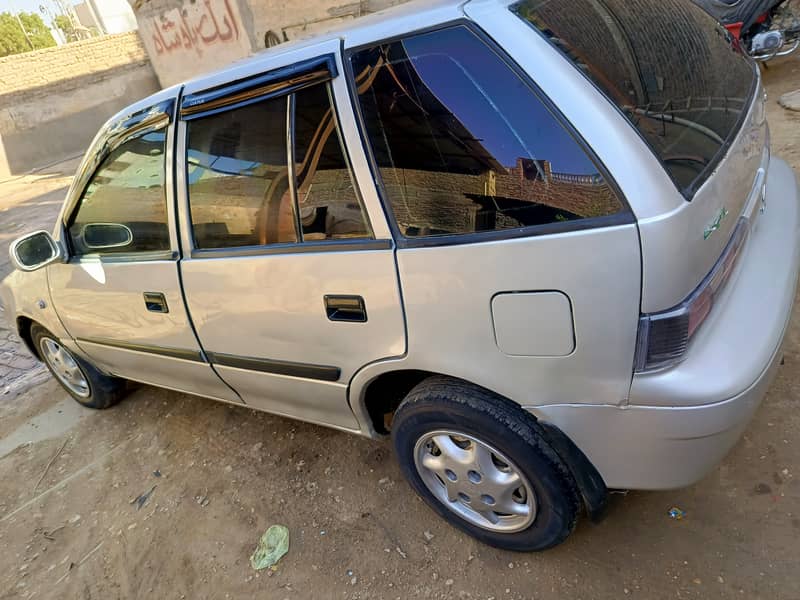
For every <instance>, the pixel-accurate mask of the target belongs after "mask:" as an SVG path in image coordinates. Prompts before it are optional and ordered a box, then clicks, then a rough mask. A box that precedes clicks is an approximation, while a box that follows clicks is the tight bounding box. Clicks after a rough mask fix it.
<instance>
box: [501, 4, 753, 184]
mask: <svg viewBox="0 0 800 600" xmlns="http://www.w3.org/2000/svg"><path fill="white" fill-rule="evenodd" d="M511 10H512V11H513V12H514V13H515V14H517V15H518V16H519V17H520V18H522V19H523V20H525V21H526V22H528V23H529V24H530V25H531V26H532V27H533V28H534V29H536V30H538V31H539V32H540V33H542V34H543V35H544V36H545V37H546V38H547V39H548V40H549V41H550V42H551V43H552V44H553V45H554V46H555V47H556V48H558V49H559V50H560V51H561V52H562V53H563V54H564V55H565V56H566V57H567V58H568V59H569V60H570V61H571V62H572V63H573V64H575V66H576V67H578V69H580V71H581V72H582V73H583V74H584V75H586V76H587V77H588V78H589V79H590V80H591V81H592V82H594V84H595V85H596V86H597V87H598V88H599V89H600V90H601V91H602V92H603V93H604V94H605V95H606V96H607V97H608V99H609V100H611V101H612V102H613V103H614V104H615V105H616V106H617V107H618V108H619V109H620V110H621V112H622V113H623V114H624V115H625V117H626V119H627V120H628V121H630V123H631V124H632V125H633V126H634V127H635V128H636V129H637V130H638V131H639V133H640V134H641V136H642V137H643V138H644V140H645V141H646V142H647V144H648V145H649V146H650V148H651V149H652V151H653V152H654V153H655V155H656V156H657V157H658V159H659V160H660V161H661V163H662V164H663V166H664V168H665V170H666V171H667V173H668V174H669V176H670V177H671V178H672V180H673V181H674V182H675V185H676V186H677V187H678V189H680V190H681V192H682V193H683V194H684V196H685V197H686V198H687V199H691V197H692V196H693V195H694V192H695V191H696V190H697V189H698V188H699V187H700V185H701V184H702V183H703V181H705V179H706V178H708V176H709V175H710V174H711V172H712V171H713V168H714V165H715V164H716V163H717V162H718V161H719V159H720V158H721V157H722V156H723V155H724V153H725V150H726V149H727V147H728V146H729V145H730V143H731V141H732V140H733V138H734V137H735V136H736V133H737V132H738V131H739V129H740V128H741V124H742V122H743V120H744V116H745V114H746V113H747V109H748V107H749V105H750V101H751V99H752V98H753V95H754V92H755V87H756V82H757V79H758V78H757V75H756V67H755V65H754V63H753V62H752V61H751V60H750V59H748V58H747V57H746V56H745V55H744V52H743V51H742V49H741V48H740V47H739V45H738V41H736V40H734V39H733V38H732V37H731V36H730V34H729V33H728V32H727V30H725V28H724V27H722V26H721V25H719V24H718V23H717V22H716V21H715V20H714V19H713V18H712V17H711V16H709V15H708V14H707V13H706V12H705V11H704V10H702V9H701V8H699V7H698V6H696V5H695V4H694V3H692V2H690V1H688V0H603V1H602V2H599V1H596V0H572V1H571V2H569V3H562V2H550V1H546V0H524V1H523V2H519V3H517V4H515V5H513V6H512V7H511Z"/></svg>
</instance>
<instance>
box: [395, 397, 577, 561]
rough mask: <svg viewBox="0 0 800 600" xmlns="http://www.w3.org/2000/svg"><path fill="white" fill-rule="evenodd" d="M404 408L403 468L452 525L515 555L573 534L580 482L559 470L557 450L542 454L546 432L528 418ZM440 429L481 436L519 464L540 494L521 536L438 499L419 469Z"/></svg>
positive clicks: (400, 425)
mask: <svg viewBox="0 0 800 600" xmlns="http://www.w3.org/2000/svg"><path fill="white" fill-rule="evenodd" d="M401 408H402V410H398V415H396V416H395V421H394V423H393V426H392V438H393V442H394V447H395V452H396V454H397V457H398V461H399V463H400V467H401V470H402V471H403V474H404V475H405V477H406V479H407V480H408V481H409V483H410V484H411V486H412V487H413V488H414V489H415V490H416V492H417V493H418V494H419V495H420V496H421V497H422V498H423V500H425V502H426V503H427V504H428V505H429V506H430V507H431V508H433V509H434V510H435V511H436V512H437V513H438V514H439V515H440V516H442V517H443V518H445V519H446V520H447V521H448V522H450V523H451V524H453V525H455V526H456V527H458V528H459V529H461V530H462V531H464V532H466V533H468V534H469V535H471V536H473V537H475V538H477V539H478V540H480V541H482V542H484V543H486V544H489V545H491V546H495V547H498V548H503V549H506V550H515V551H536V550H544V549H546V548H549V547H552V546H554V545H557V544H559V543H561V542H562V541H563V540H564V539H566V538H567V537H568V536H569V534H570V533H571V532H572V530H573V528H574V526H575V521H576V518H577V506H576V504H577V502H576V497H575V492H574V489H571V488H573V485H574V484H573V483H572V482H571V481H565V477H567V478H568V477H569V476H568V475H565V473H564V471H563V470H560V469H558V468H554V465H553V456H555V457H556V459H557V455H555V453H554V452H553V456H546V455H545V454H544V453H543V452H542V448H541V445H542V443H544V441H543V440H542V439H541V434H540V432H537V431H535V429H534V428H533V427H532V426H531V425H532V424H531V423H528V422H526V421H527V419H513V417H512V419H511V420H510V421H511V422H509V419H507V418H506V419H503V418H502V417H501V418H500V419H498V418H495V416H494V415H492V414H491V413H487V412H484V411H482V410H476V409H475V408H473V407H472V406H468V405H465V404H460V403H450V402H447V401H444V402H443V401H442V400H428V401H426V400H423V401H421V402H415V403H413V404H410V405H408V406H405V407H401ZM503 416H506V417H507V415H503ZM398 417H399V418H398ZM531 420H532V417H531ZM504 421H505V422H504ZM536 429H538V428H536ZM436 430H452V431H458V432H462V433H465V434H467V435H470V436H472V437H475V438H477V439H479V440H481V441H484V442H486V443H487V444H489V445H490V446H493V447H494V448H496V449H497V450H499V451H500V452H502V453H503V454H505V455H506V456H507V457H508V458H509V459H511V460H512V461H513V462H514V463H515V464H516V466H517V467H518V468H519V469H520V471H521V472H522V473H523V474H524V476H525V478H526V479H527V480H528V482H529V483H530V485H531V487H532V488H533V492H534V494H535V496H536V506H537V513H536V517H535V519H534V522H533V523H532V524H531V525H530V526H529V527H528V528H527V529H524V530H522V531H519V532H515V533H501V532H493V531H489V530H486V529H483V528H481V527H478V526H477V525H474V524H472V523H470V522H469V521H466V520H465V519H463V518H462V517H460V516H459V515H457V514H456V513H454V512H453V511H451V510H450V509H449V508H447V507H446V506H445V505H444V504H443V503H442V502H441V501H440V500H439V499H438V498H437V497H436V496H434V495H433V493H432V492H431V491H430V490H429V489H428V487H427V486H426V485H425V483H424V482H423V480H422V478H421V476H420V474H419V472H418V471H417V468H416V465H415V461H414V448H415V446H416V443H417V441H418V440H419V439H420V438H421V437H422V436H424V435H425V434H427V433H430V432H432V431H436Z"/></svg>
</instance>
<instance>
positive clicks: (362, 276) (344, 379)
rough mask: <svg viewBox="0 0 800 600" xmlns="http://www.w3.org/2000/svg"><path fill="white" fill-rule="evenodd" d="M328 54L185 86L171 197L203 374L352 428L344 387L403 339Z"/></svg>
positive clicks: (380, 224)
mask: <svg viewBox="0 0 800 600" xmlns="http://www.w3.org/2000/svg"><path fill="white" fill-rule="evenodd" d="M338 46H339V44H338V42H336V41H335V40H334V41H331V42H328V43H327V44H325V43H323V44H320V45H317V46H314V47H312V48H308V49H305V50H303V51H302V52H304V53H305V54H303V55H297V54H295V55H294V56H292V58H291V64H287V63H286V62H284V64H283V65H275V64H273V65H262V66H261V68H260V69H259V73H253V75H252V77H251V78H250V79H248V78H237V81H236V83H235V84H232V85H231V86H230V88H229V89H224V88H220V87H219V86H215V87H214V88H212V89H211V90H209V91H207V90H203V89H198V90H192V89H187V90H186V92H185V94H184V99H183V103H182V109H181V121H180V123H179V130H178V131H179V133H178V135H179V138H178V152H177V155H178V156H180V157H186V165H185V168H184V169H181V168H179V169H178V172H179V173H181V174H182V176H183V177H184V178H185V181H182V182H180V181H179V184H178V186H177V188H178V194H179V202H178V205H179V211H181V213H182V214H181V231H182V235H183V236H184V237H183V239H182V244H183V247H184V248H185V249H187V251H186V252H185V255H184V257H183V259H182V260H181V273H182V279H183V285H184V290H185V294H186V302H187V305H188V307H189V313H190V315H191V318H192V320H193V322H194V324H195V327H196V329H197V334H198V337H199V339H200V341H201V343H202V345H203V347H204V348H205V350H206V351H207V353H208V357H209V360H211V362H212V363H213V365H214V368H215V369H216V370H217V372H218V373H219V374H220V376H221V377H222V378H223V379H224V380H225V381H226V382H227V383H228V384H229V385H230V386H231V387H232V388H234V389H235V390H236V391H237V392H238V393H239V394H240V395H241V397H242V399H243V400H244V401H245V402H246V403H247V404H248V405H251V406H254V407H257V408H260V409H264V410H267V411H270V412H274V413H278V414H283V415H288V416H292V417H295V418H299V419H303V420H307V421H312V422H318V423H324V424H326V425H331V426H334V427H339V428H343V429H350V430H355V429H358V427H359V424H358V422H357V420H356V418H355V417H354V415H353V413H352V411H351V410H350V408H349V405H348V402H347V390H348V383H349V381H350V379H351V378H352V376H353V375H354V374H355V373H356V371H357V370H358V369H360V368H361V367H362V366H364V365H366V364H368V363H370V362H373V361H375V360H379V359H382V358H386V357H392V356H399V355H402V354H403V353H404V352H405V345H406V340H405V326H404V320H403V311H402V307H401V300H400V289H399V284H398V278H397V271H396V265H395V259H394V245H393V242H392V240H391V236H390V234H389V230H388V226H387V224H386V221H385V217H384V215H383V213H382V211H381V208H380V205H379V203H378V200H377V197H375V195H374V191H371V192H370V191H369V190H367V191H366V192H365V193H363V194H362V193H360V191H359V189H358V187H357V185H356V183H355V182H354V177H353V165H354V164H355V165H356V167H357V168H362V169H364V170H366V168H367V167H366V162H365V161H366V159H365V157H364V155H363V149H361V146H360V143H359V142H358V141H357V140H358V138H357V137H356V144H355V145H354V147H352V148H351V149H352V151H350V152H348V151H347V149H346V145H345V140H344V136H343V135H342V131H343V129H349V131H351V132H354V131H355V127H354V123H353V122H352V119H353V117H352V110H350V109H349V106H348V107H347V108H348V110H337V108H341V104H342V103H347V102H349V99H348V95H347V87H346V84H345V82H344V81H343V78H342V77H341V76H339V75H338V73H341V67H340V66H339V65H340V62H339V58H338ZM279 59H282V60H284V61H286V60H287V59H286V57H279ZM348 115H349V117H348ZM346 118H349V121H347V122H346V126H345V127H343V126H342V120H343V119H346ZM370 194H371V195H370Z"/></svg>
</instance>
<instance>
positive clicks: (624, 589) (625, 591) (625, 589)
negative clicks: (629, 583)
mask: <svg viewBox="0 0 800 600" xmlns="http://www.w3.org/2000/svg"><path fill="white" fill-rule="evenodd" d="M622 593H623V594H625V595H626V596H627V595H628V594H630V593H631V591H630V590H629V589H628V588H622Z"/></svg>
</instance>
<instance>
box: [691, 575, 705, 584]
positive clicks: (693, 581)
mask: <svg viewBox="0 0 800 600" xmlns="http://www.w3.org/2000/svg"><path fill="white" fill-rule="evenodd" d="M692 583H693V584H695V585H700V584H701V583H703V582H702V581H700V580H699V579H698V578H697V577H695V578H694V579H692Z"/></svg>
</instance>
